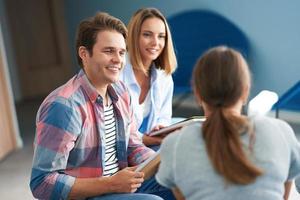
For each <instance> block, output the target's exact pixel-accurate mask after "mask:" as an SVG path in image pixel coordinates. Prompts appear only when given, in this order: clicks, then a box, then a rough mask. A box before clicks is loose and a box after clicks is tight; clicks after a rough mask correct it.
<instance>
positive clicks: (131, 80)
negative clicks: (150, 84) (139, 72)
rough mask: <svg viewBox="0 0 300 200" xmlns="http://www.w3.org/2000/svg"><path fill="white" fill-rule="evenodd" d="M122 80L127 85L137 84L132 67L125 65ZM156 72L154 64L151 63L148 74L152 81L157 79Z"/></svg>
mask: <svg viewBox="0 0 300 200" xmlns="http://www.w3.org/2000/svg"><path fill="white" fill-rule="evenodd" d="M123 70H124V71H123V80H124V82H125V83H127V84H128V85H135V84H136V83H137V81H136V78H135V76H134V71H133V67H132V65H130V64H126V65H125V67H124V69H123ZM157 72H158V69H157V68H156V66H155V63H154V62H153V63H152V64H151V67H150V73H151V80H152V81H154V80H156V78H157Z"/></svg>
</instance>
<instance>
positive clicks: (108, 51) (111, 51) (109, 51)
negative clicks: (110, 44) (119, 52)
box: [104, 49, 114, 53]
mask: <svg viewBox="0 0 300 200" xmlns="http://www.w3.org/2000/svg"><path fill="white" fill-rule="evenodd" d="M104 52H105V53H113V52H114V51H113V50H111V49H109V50H104Z"/></svg>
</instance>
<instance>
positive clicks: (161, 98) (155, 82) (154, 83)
mask: <svg viewBox="0 0 300 200" xmlns="http://www.w3.org/2000/svg"><path fill="white" fill-rule="evenodd" d="M150 71H151V81H150V90H149V92H150V101H151V103H150V106H151V107H150V113H149V116H148V117H147V118H148V121H147V122H146V123H145V122H144V123H143V120H144V117H143V112H142V110H141V109H140V108H139V106H140V104H139V96H140V93H141V88H140V86H139V84H138V82H137V80H136V78H135V75H134V72H133V68H132V66H131V65H130V64H126V66H125V67H124V69H123V71H122V73H121V75H120V80H121V81H123V82H124V83H125V85H126V86H127V87H128V89H129V93H130V95H131V98H132V103H133V105H134V113H135V118H136V120H137V126H138V129H140V127H141V125H142V123H143V124H146V128H144V130H145V132H144V133H143V134H145V133H147V132H150V131H151V130H152V128H153V127H154V126H156V125H164V126H168V125H170V124H171V117H172V98H173V89H174V83H173V79H172V76H171V75H167V74H166V73H165V72H164V71H163V70H160V69H157V68H156V67H155V65H154V64H152V66H151V70H150Z"/></svg>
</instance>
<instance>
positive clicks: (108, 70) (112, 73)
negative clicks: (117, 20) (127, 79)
mask: <svg viewBox="0 0 300 200" xmlns="http://www.w3.org/2000/svg"><path fill="white" fill-rule="evenodd" d="M92 51H93V54H92V56H91V55H90V54H89V52H88V51H87V49H85V47H82V48H81V47H80V49H79V52H80V53H81V54H80V53H79V54H80V55H82V56H81V59H82V61H83V66H84V70H85V73H86V75H87V77H88V79H89V80H90V81H91V83H92V84H93V85H94V86H95V87H96V88H103V87H107V85H108V84H111V83H114V82H116V81H118V79H119V74H120V70H121V69H122V68H123V66H124V64H125V53H126V44H125V40H124V37H123V35H122V34H121V33H119V32H117V31H108V30H106V31H101V32H99V33H98V35H97V39H96V43H95V45H94V47H93V49H92Z"/></svg>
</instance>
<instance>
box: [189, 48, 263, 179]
mask: <svg viewBox="0 0 300 200" xmlns="http://www.w3.org/2000/svg"><path fill="white" fill-rule="evenodd" d="M250 82H251V77H250V71H249V68H248V65H247V63H246V61H245V60H244V58H243V57H242V55H241V54H240V53H239V52H237V51H235V50H234V49H231V48H228V47H225V46H220V47H216V48H212V49H210V50H208V51H207V52H206V53H205V54H204V55H203V56H202V57H201V58H200V59H199V61H198V62H197V64H196V66H195V69H194V73H193V86H194V92H195V94H196V95H198V97H199V98H200V99H201V101H203V103H205V105H206V106H207V107H208V109H209V111H210V115H209V116H207V119H206V121H205V122H204V123H203V126H202V132H203V138H204V140H205V144H206V149H207V152H208V156H209V158H210V160H211V163H212V165H213V167H214V169H215V170H216V171H217V172H218V173H219V174H220V175H222V176H223V177H224V179H225V180H226V181H227V182H229V183H235V184H248V183H251V182H253V181H255V179H256V178H257V177H258V176H260V175H261V174H262V173H263V172H262V170H261V169H260V168H258V167H257V166H255V165H254V164H253V163H252V162H251V161H250V160H249V158H248V154H247V153H246V152H245V150H244V149H243V145H242V142H241V140H240V136H241V134H243V133H246V132H247V133H249V134H250V142H249V143H250V144H249V149H248V150H249V151H250V152H251V148H252V145H251V144H252V142H253V138H254V137H253V134H254V133H253V132H252V131H250V130H251V126H250V124H249V121H248V118H247V117H245V116H243V115H235V114H233V113H229V112H226V113H225V112H224V110H225V109H226V108H230V107H231V106H233V105H235V104H236V103H237V102H238V101H239V100H240V99H241V97H242V95H245V92H246V94H247V96H248V92H249V88H250V84H251V83H250Z"/></svg>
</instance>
